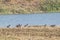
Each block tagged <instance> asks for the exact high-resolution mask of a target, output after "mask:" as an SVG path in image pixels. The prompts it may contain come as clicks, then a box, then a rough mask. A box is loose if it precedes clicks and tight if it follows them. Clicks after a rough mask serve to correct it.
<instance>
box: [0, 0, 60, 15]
mask: <svg viewBox="0 0 60 40" xmlns="http://www.w3.org/2000/svg"><path fill="white" fill-rule="evenodd" d="M39 12H40V13H41V12H60V0H38V1H37V0H24V1H18V0H17V1H14V0H13V1H12V0H0V14H21V13H22V14H25V13H39Z"/></svg>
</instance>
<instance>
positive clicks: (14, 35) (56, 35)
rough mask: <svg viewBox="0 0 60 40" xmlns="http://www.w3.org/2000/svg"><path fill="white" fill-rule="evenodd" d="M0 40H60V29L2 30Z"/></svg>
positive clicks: (27, 28) (29, 28) (28, 28)
mask: <svg viewBox="0 0 60 40" xmlns="http://www.w3.org/2000/svg"><path fill="white" fill-rule="evenodd" d="M0 40H60V27H43V26H42V27H23V28H0Z"/></svg>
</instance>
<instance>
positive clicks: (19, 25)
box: [7, 24, 28, 28]
mask: <svg viewBox="0 0 60 40" xmlns="http://www.w3.org/2000/svg"><path fill="white" fill-rule="evenodd" d="M10 26H11V25H8V26H7V28H10ZM21 26H22V24H18V25H16V27H21ZM26 26H28V24H26V25H24V27H26Z"/></svg>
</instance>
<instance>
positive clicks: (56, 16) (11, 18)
mask: <svg viewBox="0 0 60 40" xmlns="http://www.w3.org/2000/svg"><path fill="white" fill-rule="evenodd" d="M9 24H10V25H11V27H12V26H16V25H17V24H23V25H25V24H29V25H44V24H48V25H51V24H55V25H60V13H48V14H20V15H19V14H18V15H0V27H6V26H7V25H9Z"/></svg>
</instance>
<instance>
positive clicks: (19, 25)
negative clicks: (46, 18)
mask: <svg viewBox="0 0 60 40" xmlns="http://www.w3.org/2000/svg"><path fill="white" fill-rule="evenodd" d="M10 26H11V25H8V26H7V28H10ZM21 26H22V24H18V25H16V27H17V28H18V27H21ZM27 26H28V24H26V25H24V27H27ZM43 26H44V27H46V26H47V25H46V24H45V25H43ZM55 26H56V25H50V27H55ZM28 27H30V26H28ZM33 27H41V26H36V25H35V26H33Z"/></svg>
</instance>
